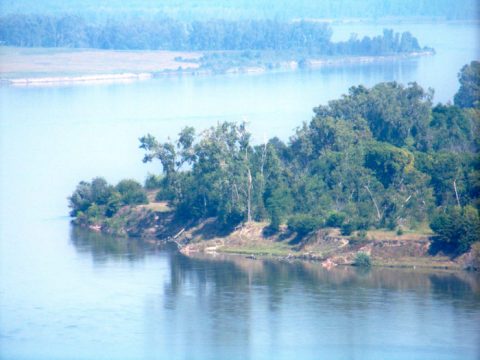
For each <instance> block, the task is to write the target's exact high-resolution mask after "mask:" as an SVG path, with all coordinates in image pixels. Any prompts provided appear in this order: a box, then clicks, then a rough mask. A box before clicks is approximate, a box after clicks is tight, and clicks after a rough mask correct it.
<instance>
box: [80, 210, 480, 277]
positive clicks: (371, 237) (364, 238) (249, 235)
mask: <svg viewBox="0 0 480 360" xmlns="http://www.w3.org/2000/svg"><path fill="white" fill-rule="evenodd" d="M82 226H83V227H88V228H89V229H90V230H92V231H96V232H103V233H106V234H111V235H118V236H125V237H132V238H142V239H143V240H145V241H147V242H150V243H152V244H155V243H170V244H173V245H174V246H175V247H177V248H178V250H179V251H180V252H181V253H182V254H184V255H186V256H193V257H197V256H213V257H216V256H218V255H219V254H232V255H241V256H243V257H247V258H249V259H252V260H255V259H259V258H273V259H278V260H282V261H293V260H305V261H316V262H321V263H322V265H323V266H324V267H326V268H333V267H335V266H342V265H353V264H354V262H355V258H356V256H357V255H358V254H359V253H364V254H367V255H368V256H369V257H370V258H371V261H372V264H373V265H374V266H381V267H395V268H425V269H451V270H461V269H465V268H469V267H472V261H474V260H473V254H472V253H467V254H464V255H462V256H459V257H450V256H447V255H445V254H442V253H436V254H433V253H432V251H431V248H430V245H431V237H432V236H433V235H432V234H431V233H429V232H428V231H425V232H423V233H421V232H413V231H406V232H405V233H402V234H399V233H397V232H395V231H388V230H369V231H366V232H358V231H357V232H354V233H352V234H351V235H348V236H347V235H342V234H341V232H340V229H338V228H323V229H319V230H317V231H315V232H312V233H310V234H307V235H305V236H299V235H298V234H296V233H295V232H292V231H290V230H289V229H288V228H287V227H286V226H281V228H280V230H279V231H278V232H276V233H271V232H270V231H269V227H268V224H267V223H264V222H250V223H244V224H241V225H239V226H237V227H236V228H234V229H224V228H222V226H220V224H219V223H218V222H217V221H216V219H215V218H209V219H204V220H202V221H200V222H182V221H178V220H177V219H175V217H174V214H173V212H172V211H170V209H169V208H168V206H167V205H166V204H165V203H155V202H151V203H149V204H148V205H139V206H135V207H124V208H123V209H121V210H120V211H119V212H118V213H117V214H116V215H115V216H114V217H113V218H111V219H108V220H104V221H99V222H97V223H90V224H82Z"/></svg>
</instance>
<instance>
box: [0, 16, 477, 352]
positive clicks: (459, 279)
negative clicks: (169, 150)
mask: <svg viewBox="0 0 480 360" xmlns="http://www.w3.org/2000/svg"><path fill="white" fill-rule="evenodd" d="M382 27H383V26H380V25H369V26H366V25H349V26H337V27H336V28H334V30H335V34H336V35H335V36H336V37H337V38H338V39H340V38H345V37H348V35H349V34H350V33H351V32H357V33H359V34H360V35H363V34H369V35H370V34H376V33H379V32H380V31H381V29H382ZM388 27H393V28H394V29H395V30H401V31H403V30H405V29H409V30H410V31H411V32H412V33H413V34H414V35H415V36H417V37H418V38H419V40H420V42H421V43H422V44H426V45H429V46H432V47H434V48H435V49H436V51H437V54H436V55H435V56H431V57H423V58H418V59H403V60H399V61H391V62H384V63H380V64H363V65H351V66H347V67H341V68H340V67H334V68H325V69H321V70H317V71H305V72H290V73H267V74H260V75H228V76H227V75H219V76H210V77H179V78H162V79H155V80H149V81H143V82H134V83H117V84H96V85H92V84H89V85H68V86H57V87H30V88H29V87H1V88H0V358H1V359H4V358H5V359H248V358H252V359H291V358H293V357H296V358H298V359H319V358H322V359H323V358H325V359H332V358H335V359H365V358H368V359H387V358H388V359H478V358H480V345H479V344H480V280H479V278H478V276H475V275H473V274H467V273H454V274H451V273H442V272H438V271H437V272H432V273H428V272H421V271H418V270H416V271H415V270H391V269H374V270H372V271H371V272H368V273H358V272H355V271H354V270H353V269H348V268H342V269H335V270H333V271H331V272H328V271H325V270H323V269H322V268H321V267H320V266H319V265H317V264H284V263H279V262H273V261H265V262H262V261H251V260H247V259H243V258H241V257H233V258H222V259H210V258H208V259H189V258H185V257H183V256H181V255H179V254H176V253H175V252H171V251H168V250H166V249H159V248H152V247H151V246H149V245H145V244H142V243H140V242H138V241H127V240H121V239H112V238H108V237H103V236H99V235H95V234H88V233H85V232H82V231H78V230H75V229H72V228H71V227H70V225H69V219H68V217H66V216H65V215H66V214H67V212H68V209H67V200H66V197H67V196H68V195H69V193H71V191H72V190H73V189H74V187H75V185H76V184H77V183H78V181H80V180H81V179H91V178H92V177H94V176H97V175H102V176H104V177H106V178H107V180H109V181H111V182H116V181H118V180H119V179H121V178H124V177H131V178H135V179H137V180H140V181H142V180H143V179H144V178H145V175H146V173H147V172H155V171H158V169H159V165H158V164H149V165H145V164H142V162H141V158H142V152H141V151H140V150H139V149H138V138H139V137H140V136H142V135H144V134H145V133H147V132H150V133H152V134H154V135H156V136H157V137H158V138H159V139H161V140H166V139H167V137H169V136H170V137H174V136H175V134H176V133H178V131H179V130H180V129H181V127H183V126H185V125H193V126H195V127H197V128H198V129H203V128H205V127H207V126H210V125H212V124H215V123H216V122H217V121H224V120H229V121H242V120H246V121H248V122H249V123H250V129H251V131H252V132H253V136H254V139H255V141H257V142H260V141H263V139H264V138H268V137H271V136H279V137H281V138H282V139H285V140H287V139H288V137H289V136H290V135H291V134H292V132H293V129H294V128H295V127H296V126H299V125H300V124H301V122H302V121H308V120H309V119H310V118H311V114H312V111H311V109H312V108H313V107H314V106H316V105H318V104H325V103H326V102H327V101H328V100H330V99H334V98H337V97H339V96H340V95H341V94H343V93H345V92H346V91H347V90H348V88H349V87H350V86H353V85H358V84H364V85H366V86H371V85H374V84H375V83H377V82H381V81H392V80H395V81H398V82H402V83H407V82H410V81H417V82H418V83H420V84H421V85H422V86H424V87H426V88H427V87H433V88H435V90H436V92H435V94H436V95H435V101H441V102H446V101H451V100H452V97H453V95H454V93H455V92H456V91H457V88H458V83H457V79H456V77H457V72H458V70H459V69H460V68H461V66H463V65H464V64H465V63H467V62H470V61H471V60H473V59H479V58H480V56H479V54H480V53H479V48H478V44H480V42H479V41H478V27H477V25H475V24H409V25H404V24H393V25H389V26H388ZM0 65H1V63H0Z"/></svg>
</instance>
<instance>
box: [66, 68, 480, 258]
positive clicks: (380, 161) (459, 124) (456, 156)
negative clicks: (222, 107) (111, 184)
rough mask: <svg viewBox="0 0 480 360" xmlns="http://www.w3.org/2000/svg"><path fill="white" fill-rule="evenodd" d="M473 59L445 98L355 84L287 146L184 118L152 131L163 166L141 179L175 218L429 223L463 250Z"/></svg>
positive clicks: (349, 225)
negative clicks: (172, 132) (166, 129)
mask: <svg viewBox="0 0 480 360" xmlns="http://www.w3.org/2000/svg"><path fill="white" fill-rule="evenodd" d="M478 65H479V64H478V63H477V62H472V64H470V65H468V66H465V67H464V68H463V69H462V71H461V73H460V76H459V79H460V81H461V88H464V89H463V91H459V93H458V94H457V96H456V97H455V104H453V105H451V104H447V105H443V104H438V105H435V106H433V105H432V93H431V92H425V91H424V90H423V89H422V88H421V87H420V86H418V85H417V84H415V83H411V84H409V85H408V86H402V85H399V84H397V83H395V82H390V83H381V84H378V85H376V86H374V87H372V88H370V89H369V88H366V87H363V86H356V87H352V88H350V90H349V92H348V94H347V95H344V96H343V97H342V98H340V99H338V100H333V101H330V102H329V103H328V104H327V105H325V106H319V107H317V108H315V109H314V113H315V115H314V117H313V119H312V120H311V121H310V122H309V123H304V124H303V125H302V126H301V127H299V128H298V129H297V130H296V132H295V134H294V135H293V136H292V137H291V138H290V140H289V141H288V143H284V142H283V141H281V140H279V139H278V138H273V139H270V140H269V141H268V142H266V143H265V144H259V145H254V144H252V143H251V139H250V134H249V132H248V131H247V129H246V127H245V124H235V123H230V122H225V123H221V124H218V125H217V126H214V127H211V128H209V129H207V130H205V131H203V132H201V133H200V134H198V135H197V134H196V132H195V130H194V129H193V128H192V127H186V128H184V129H183V130H182V131H181V132H180V134H179V136H178V139H177V140H176V141H175V142H172V141H167V142H159V141H158V140H157V139H156V138H155V137H154V136H152V135H150V134H148V135H146V136H144V137H142V138H141V139H140V148H142V149H143V150H144V151H145V157H144V159H143V161H144V162H150V161H153V160H158V161H159V162H160V163H161V165H162V175H161V176H153V175H152V176H150V177H149V178H148V179H147V183H146V185H148V187H149V188H155V189H157V200H162V201H167V202H168V203H169V204H170V206H171V207H172V208H173V209H174V210H175V213H176V216H177V218H178V219H184V220H188V221H191V220H192V219H203V218H208V217H216V218H218V220H219V221H220V222H221V223H222V224H224V226H226V227H234V226H236V225H237V224H239V223H241V222H245V221H253V220H256V221H264V220H267V221H269V222H270V228H271V230H272V231H276V230H278V229H279V227H280V226H281V225H282V224H285V223H287V224H288V227H290V228H291V229H292V230H293V231H296V232H297V233H299V234H300V235H305V234H307V233H309V232H311V231H313V230H315V229H318V228H320V227H339V228H341V230H342V233H343V234H345V235H349V234H350V233H351V232H352V231H356V230H366V229H370V228H389V229H404V228H405V229H412V228H413V229H414V228H416V227H418V226H422V225H425V224H431V227H432V229H433V230H434V231H435V232H436V233H437V234H438V237H437V238H436V241H437V244H440V245H448V248H450V249H451V250H452V251H458V252H463V251H465V250H467V249H468V248H469V246H470V245H471V243H473V242H474V241H477V240H478V239H480V220H479V213H478V210H479V208H480V201H479V195H480V159H479V157H478V150H479V147H480V143H479V139H480V136H479V135H480V107H479V102H478V100H479V97H478V96H479V94H478V92H475V89H471V86H473V85H475V83H474V82H469V81H465V75H466V74H471V73H473V72H476V75H475V76H476V77H477V79H478V77H479V76H480V73H478ZM477 84H478V83H477ZM472 90H474V92H473V93H474V94H475V96H476V98H474V99H472V98H471V96H470V94H471V93H472ZM79 186H80V187H79V188H78V189H77V190H76V192H75V193H74V195H73V196H72V198H71V207H72V208H73V212H72V213H73V214H75V212H76V211H77V203H81V202H79V201H77V200H76V199H77V193H78V192H79V191H80V190H82V189H83V185H82V184H80V185H79ZM117 187H118V186H117ZM117 191H120V190H119V189H117ZM102 201H103V200H102ZM103 202H104V203H105V205H104V207H103V211H104V215H105V216H109V215H108V214H107V213H106V212H107V211H109V206H108V201H103ZM91 205H92V204H91ZM91 205H90V206H91ZM82 211H86V212H88V211H89V210H88V207H87V208H86V210H85V209H82Z"/></svg>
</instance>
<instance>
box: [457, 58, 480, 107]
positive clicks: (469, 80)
mask: <svg viewBox="0 0 480 360" xmlns="http://www.w3.org/2000/svg"><path fill="white" fill-rule="evenodd" d="M458 80H459V81H460V89H459V90H458V92H457V93H456V94H455V96H454V98H453V101H454V103H455V105H457V106H459V107H461V108H473V107H476V108H479V107H480V62H479V61H472V62H471V63H470V64H468V65H465V66H464V67H462V69H461V70H460V73H459V74H458Z"/></svg>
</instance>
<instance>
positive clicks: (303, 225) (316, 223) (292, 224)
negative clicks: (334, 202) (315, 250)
mask: <svg viewBox="0 0 480 360" xmlns="http://www.w3.org/2000/svg"><path fill="white" fill-rule="evenodd" d="M287 225H288V228H289V229H290V230H291V231H294V232H296V233H297V234H298V235H299V236H304V235H306V234H308V233H309V232H312V231H314V230H316V229H318V228H320V227H321V226H322V220H321V219H319V218H317V217H315V216H312V215H307V214H301V215H294V216H292V217H291V218H290V219H288V223H287Z"/></svg>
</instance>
